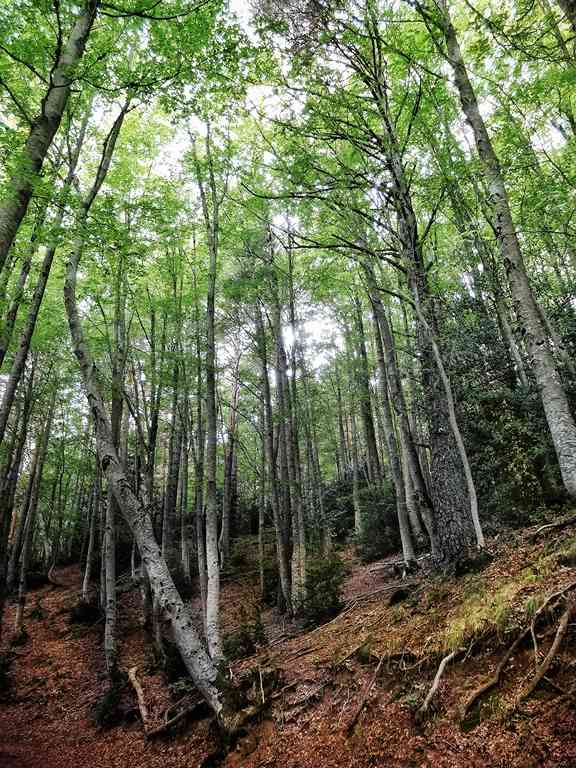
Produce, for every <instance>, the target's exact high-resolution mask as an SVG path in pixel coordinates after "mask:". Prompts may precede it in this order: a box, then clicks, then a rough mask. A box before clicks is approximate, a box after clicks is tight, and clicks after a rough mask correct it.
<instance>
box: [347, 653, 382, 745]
mask: <svg viewBox="0 0 576 768" xmlns="http://www.w3.org/2000/svg"><path fill="white" fill-rule="evenodd" d="M385 658H386V655H385V654H383V655H382V656H381V657H380V661H379V662H378V666H377V667H376V669H375V670H374V674H373V675H372V678H371V679H370V682H369V683H368V684H367V685H366V687H365V688H364V691H363V692H362V696H361V698H360V702H359V704H358V706H357V707H356V711H355V712H354V714H353V716H352V719H351V720H350V722H349V723H348V725H347V727H346V733H347V735H348V736H349V735H350V734H351V733H352V731H353V730H354V727H355V725H356V723H357V722H358V718H359V717H360V715H361V714H362V710H363V709H364V707H365V706H366V702H367V701H368V696H370V692H371V691H372V688H373V686H374V683H375V682H376V678H377V677H378V673H379V672H380V669H381V667H382V664H383V663H384V659H385Z"/></svg>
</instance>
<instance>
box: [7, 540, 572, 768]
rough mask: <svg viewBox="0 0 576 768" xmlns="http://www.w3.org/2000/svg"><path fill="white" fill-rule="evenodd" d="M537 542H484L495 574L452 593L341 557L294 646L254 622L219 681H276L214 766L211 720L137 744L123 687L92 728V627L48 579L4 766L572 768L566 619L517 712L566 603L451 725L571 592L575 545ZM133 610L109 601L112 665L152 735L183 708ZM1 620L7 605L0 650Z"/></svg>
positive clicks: (228, 612) (231, 598)
mask: <svg viewBox="0 0 576 768" xmlns="http://www.w3.org/2000/svg"><path fill="white" fill-rule="evenodd" d="M534 533H535V529H526V530H524V531H515V532H511V533H507V534H501V535H500V537H498V538H497V539H496V540H493V541H491V542H490V549H491V551H492V552H493V553H494V555H495V556H494V559H493V560H492V562H490V564H489V565H488V566H487V567H486V568H485V569H484V570H483V571H481V572H479V573H469V574H467V575H464V576H460V577H459V578H457V579H440V578H438V577H434V578H433V577H430V576H429V575H428V576H427V575H420V576H416V577H410V578H409V579H408V580H407V582H404V583H403V584H402V585H401V584H400V583H399V582H398V580H397V579H396V580H394V579H393V578H391V577H390V576H388V575H386V574H387V570H386V569H385V568H382V567H381V566H382V565H383V564H382V563H375V564H371V565H361V564H359V563H358V562H356V561H355V560H354V558H353V557H352V555H351V554H350V553H346V558H347V560H348V563H349V566H350V572H349V576H348V581H347V583H346V585H345V599H346V605H345V608H344V609H343V611H342V612H341V613H340V614H339V616H338V617H337V618H336V619H334V620H333V621H331V622H329V623H327V624H324V625H322V626H321V627H318V628H316V629H313V630H311V631H303V630H299V629H298V628H297V627H295V626H293V625H289V624H285V625H282V622H281V620H279V619H278V617H276V616H274V613H273V612H272V611H268V612H267V613H266V614H265V616H264V623H265V626H266V628H267V633H268V635H269V642H268V643H267V644H266V645H263V646H262V647H260V648H259V649H258V651H257V653H256V654H254V655H253V656H251V657H250V658H247V659H243V660H241V661H238V662H235V663H234V664H233V665H232V667H231V671H232V674H233V676H234V677H235V678H238V676H239V675H241V674H242V672H243V671H245V670H247V669H249V668H257V669H259V670H261V671H264V673H265V672H266V670H270V669H273V670H275V671H276V673H277V675H278V681H277V683H276V688H275V689H274V691H273V692H272V693H271V694H268V702H267V704H268V705H267V707H266V708H265V709H263V711H262V713H261V714H260V716H259V719H258V720H256V721H254V722H253V723H252V724H251V725H250V726H249V727H248V729H247V734H246V735H245V736H243V737H242V738H241V739H240V740H239V741H238V743H237V745H236V747H235V749H234V750H233V751H232V752H230V753H229V754H228V756H227V757H226V758H224V759H223V761H222V760H221V761H220V762H216V761H214V760H213V761H212V762H210V756H211V755H213V754H215V753H216V751H217V743H216V736H215V731H214V727H213V725H212V724H211V722H210V719H209V718H207V717H206V718H204V719H189V720H183V721H181V722H180V723H179V725H178V726H176V727H175V728H174V729H173V732H171V733H169V734H165V735H163V736H161V737H158V738H155V739H151V738H146V737H145V735H144V733H143V728H142V723H141V721H140V718H139V714H138V708H137V704H136V697H135V694H134V691H133V690H132V688H131V687H130V686H127V688H126V689H125V691H124V693H123V697H124V699H125V706H124V709H123V711H124V713H125V715H126V717H125V718H124V719H121V721H120V722H118V723H115V724H113V726H112V727H109V728H107V729H101V728H98V727H97V726H96V725H95V723H94V720H93V716H92V710H93V707H94V705H95V704H96V703H97V702H99V701H100V700H101V699H102V697H103V695H104V693H105V691H106V687H107V683H106V679H105V676H104V663H103V653H102V625H101V623H98V624H96V625H94V626H85V625H76V624H70V621H69V617H70V608H71V607H72V606H73V605H74V604H75V603H76V602H77V599H78V594H79V590H80V574H79V571H78V569H77V568H74V567H70V568H65V569H61V570H60V571H59V572H57V573H56V579H57V580H58V581H59V582H60V583H61V584H62V587H60V588H54V587H53V586H46V587H42V588H40V589H38V590H36V591H34V592H32V593H31V594H30V595H29V600H28V605H27V613H26V626H27V631H28V634H29V637H28V640H27V642H26V643H25V644H23V645H21V646H19V647H17V648H16V653H17V657H16V659H15V661H14V664H13V666H12V671H11V673H10V675H11V679H12V685H11V688H10V689H9V690H8V692H6V693H4V694H3V699H2V700H0V767H1V768H39V767H40V766H42V768H57V767H58V768H61V767H62V766H73V767H74V768H76V767H77V766H78V767H79V766H85V768H92V767H94V768H99V767H100V766H102V767H104V766H106V767H107V768H108V767H109V768H128V767H129V766H138V768H155V767H156V766H162V768H172V767H174V768H176V767H178V766H187V768H196V766H198V767H199V766H202V765H223V766H228V767H231V766H243V767H245V768H256V767H258V768H264V767H267V768H272V767H273V766H282V768H305V766H314V768H329V767H332V766H334V767H336V766H338V767H343V766H354V767H355V768H369V766H370V767H374V766H376V767H378V766H382V768H400V766H402V768H408V767H410V768H417V767H418V768H420V767H423V766H430V767H433V768H448V767H449V766H457V767H463V768H469V767H470V768H475V767H476V766H499V767H501V768H531V767H532V766H534V767H535V766H542V767H543V768H575V767H576V710H575V707H574V705H575V692H576V647H575V643H574V640H575V639H576V624H575V623H573V622H572V621H569V623H568V627H567V632H566V634H565V636H564V638H563V641H562V643H561V645H560V647H559V650H558V651H557V652H555V653H554V658H553V659H552V660H551V664H550V666H549V668H548V669H547V670H546V675H545V676H544V678H543V679H542V681H541V682H540V684H539V685H538V687H537V688H536V689H535V690H534V691H533V692H532V693H531V694H530V695H529V696H528V697H526V698H524V699H521V698H520V695H521V692H522V690H523V689H524V686H526V685H527V683H529V682H530V680H531V679H532V677H533V675H534V671H535V663H536V661H535V648H534V640H533V638H534V639H536V643H537V651H536V653H537V657H538V661H539V663H541V662H542V661H543V660H544V659H545V658H546V656H547V654H548V652H549V650H550V648H551V645H552V643H553V640H554V637H555V634H556V631H557V627H558V626H559V622H560V621H561V616H562V614H563V612H564V611H565V610H566V606H567V605H569V604H570V602H569V597H568V598H566V600H565V599H564V597H563V596H559V597H558V598H557V599H555V600H553V601H551V602H550V604H549V608H550V609H549V610H546V611H544V612H542V613H541V614H540V615H539V616H540V618H539V621H538V623H536V624H535V627H534V633H533V634H532V633H531V632H530V631H528V632H527V634H526V638H525V642H522V643H519V644H518V646H517V648H516V650H515V652H514V653H513V654H512V655H511V657H510V660H509V662H508V664H507V665H506V667H505V669H504V670H503V674H502V678H501V680H500V682H499V684H498V685H497V686H495V687H494V688H493V689H492V690H491V691H490V692H487V693H486V694H485V695H484V696H483V697H482V698H481V699H480V702H479V704H477V705H476V706H475V707H473V708H472V709H471V712H470V713H469V715H468V717H467V718H466V719H465V720H464V721H462V719H461V717H460V715H459V712H460V708H461V706H462V704H463V702H464V701H465V700H466V699H467V697H468V696H469V695H470V693H471V692H472V691H473V690H474V689H475V688H477V687H478V686H479V685H481V684H482V683H483V682H485V681H486V680H488V679H489V677H490V676H491V675H492V674H493V673H494V671H495V669H496V667H497V665H498V663H499V662H500V661H501V659H502V658H503V656H504V654H505V652H506V649H507V648H509V647H510V645H511V644H512V643H513V641H514V640H515V638H516V637H518V635H519V634H520V633H521V632H522V631H523V630H524V629H528V630H529V628H530V624H531V620H532V617H533V616H534V614H535V612H536V610H537V609H538V607H539V606H541V605H542V603H543V602H544V600H545V599H546V598H547V597H549V596H550V595H552V594H553V593H556V592H560V591H562V590H563V589H565V588H570V589H571V588H572V587H575V588H576V536H575V535H574V530H573V529H568V530H566V531H562V532H556V533H555V532H545V533H544V534H543V535H541V536H539V537H536V538H535V536H534ZM252 578H253V577H252V576H246V577H245V578H244V579H241V580H240V582H237V581H232V580H230V581H228V582H225V584H224V588H223V594H222V606H223V611H224V625H225V627H226V628H227V629H228V630H230V629H231V628H233V627H234V626H235V625H236V624H237V623H238V621H240V620H241V617H242V616H243V615H245V612H246V607H247V606H250V605H251V604H252V603H253V602H254V601H256V600H257V587H256V584H255V583H254V582H253V581H252ZM400 586H402V589H399V587H400ZM571 594H572V593H571V592H567V595H571ZM138 598H139V595H138V592H137V590H132V591H126V592H123V593H122V594H121V595H120V596H119V600H120V604H121V608H120V611H119V616H120V621H121V626H120V632H119V637H120V658H121V666H122V668H123V669H126V670H128V669H129V668H131V667H134V666H136V667H137V668H138V673H137V674H138V679H139V681H140V683H141V684H142V688H143V692H144V696H145V698H146V703H147V705H148V708H149V711H150V719H151V721H152V722H153V723H157V724H162V722H163V716H164V713H165V711H166V710H167V708H169V707H170V706H173V705H174V703H175V702H176V703H177V700H178V699H180V698H182V696H185V695H186V693H185V692H183V691H182V689H179V688H178V686H172V688H169V686H167V684H166V682H165V680H164V679H163V676H162V675H161V674H160V673H158V672H156V673H153V667H152V665H151V662H150V652H149V650H147V647H146V635H145V633H144V631H143V630H142V628H141V625H140V618H139V617H140V611H139V600H138ZM554 606H555V607H554ZM12 614H13V608H12V607H10V608H9V609H8V610H7V615H6V617H5V625H4V626H5V628H6V632H5V633H6V634H8V631H9V628H10V622H11V619H12ZM570 618H571V617H570ZM574 621H575V622H576V615H575V616H574ZM453 650H455V651H456V656H455V657H454V659H453V660H452V662H451V663H450V664H448V665H447V666H446V669H445V672H444V674H443V676H442V678H441V681H440V684H439V688H438V691H437V693H436V695H435V697H434V698H433V700H432V704H431V706H430V709H429V711H428V712H427V714H426V716H425V717H424V718H423V719H422V720H420V719H419V718H418V717H417V716H416V710H417V709H418V707H419V706H420V705H421V704H422V702H423V700H424V698H425V696H426V693H427V692H428V690H429V689H430V686H431V683H432V681H433V679H434V676H435V674H436V671H437V669H438V665H439V663H440V661H441V659H442V658H443V657H445V656H446V655H447V654H448V653H450V652H451V651H453ZM361 705H362V706H361ZM174 711H176V709H173V710H172V712H174ZM354 720H355V723H353V721H354ZM206 761H207V762H206Z"/></svg>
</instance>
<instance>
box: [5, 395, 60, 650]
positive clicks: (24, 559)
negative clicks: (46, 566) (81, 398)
mask: <svg viewBox="0 0 576 768" xmlns="http://www.w3.org/2000/svg"><path fill="white" fill-rule="evenodd" d="M55 406H56V388H54V392H53V394H52V398H51V400H50V407H49V409H48V416H47V418H46V424H45V426H44V431H43V433H42V437H41V438H40V443H39V449H38V465H37V468H36V472H35V473H34V482H33V486H32V493H31V496H30V507H29V510H28V514H27V516H26V524H25V528H24V538H23V542H22V554H21V556H20V578H19V580H18V601H17V603H16V615H15V618H14V634H15V635H18V634H19V633H20V632H21V631H22V628H23V621H24V608H25V606H26V575H27V571H28V562H29V559H30V554H31V549H32V535H33V532H34V521H35V519H36V511H37V509H38V500H39V497H40V484H41V482H42V473H43V470H44V461H45V459H46V453H47V451H48V442H49V440H50V432H51V430H52V419H53V418H54V408H55Z"/></svg>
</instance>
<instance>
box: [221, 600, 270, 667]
mask: <svg viewBox="0 0 576 768" xmlns="http://www.w3.org/2000/svg"><path fill="white" fill-rule="evenodd" d="M238 623H239V627H238V629H236V630H235V631H234V632H232V633H230V634H229V635H227V636H226V637H225V638H224V644H223V648H224V656H225V657H226V658H227V659H228V660H229V661H234V660H235V659H242V658H244V657H246V656H252V655H253V654H254V653H256V651H257V649H258V646H261V645H265V643H266V634H265V631H264V624H263V623H262V615H261V613H260V611H259V610H258V608H257V607H255V608H253V610H251V611H250V610H248V609H246V608H244V607H241V608H240V611H239V613H238Z"/></svg>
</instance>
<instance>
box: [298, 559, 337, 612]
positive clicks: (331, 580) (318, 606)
mask: <svg viewBox="0 0 576 768" xmlns="http://www.w3.org/2000/svg"><path fill="white" fill-rule="evenodd" d="M345 578H346V566H345V564H344V562H343V561H342V559H341V558H339V557H338V556H337V555H335V554H333V555H331V556H330V557H319V556H316V557H311V558H309V559H308V560H307V562H306V600H305V602H304V605H303V606H302V610H301V613H302V618H303V620H304V623H305V625H306V626H309V627H311V626H316V625H318V624H322V623H324V622H325V621H328V620H329V619H331V618H333V617H334V616H336V614H337V613H339V611H340V610H341V609H342V605H343V604H342V585H343V584H344V580H345Z"/></svg>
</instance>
